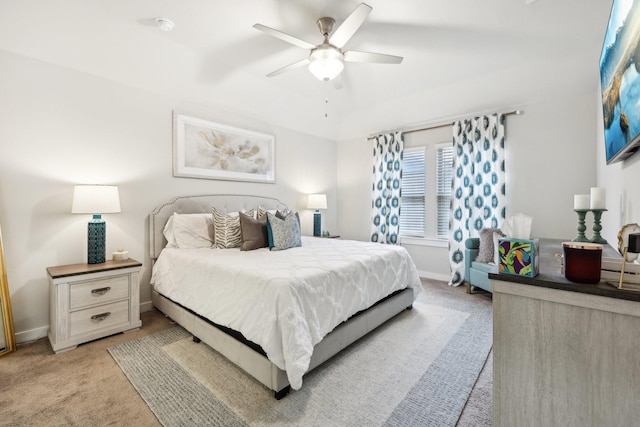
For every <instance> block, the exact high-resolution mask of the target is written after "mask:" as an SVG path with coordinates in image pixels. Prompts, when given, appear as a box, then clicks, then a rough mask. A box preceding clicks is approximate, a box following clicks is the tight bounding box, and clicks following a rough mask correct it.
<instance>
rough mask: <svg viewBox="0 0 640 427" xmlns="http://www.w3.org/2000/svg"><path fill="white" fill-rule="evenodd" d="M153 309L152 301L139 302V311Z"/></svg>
mask: <svg viewBox="0 0 640 427" xmlns="http://www.w3.org/2000/svg"><path fill="white" fill-rule="evenodd" d="M151 310H153V302H152V301H145V302H141V303H140V313H143V312H145V311H151Z"/></svg>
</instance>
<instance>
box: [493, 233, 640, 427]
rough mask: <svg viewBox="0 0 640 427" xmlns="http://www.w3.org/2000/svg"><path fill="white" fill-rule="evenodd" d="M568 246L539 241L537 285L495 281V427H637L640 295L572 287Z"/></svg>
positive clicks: (600, 286) (514, 279)
mask: <svg viewBox="0 0 640 427" xmlns="http://www.w3.org/2000/svg"><path fill="white" fill-rule="evenodd" d="M561 242H562V241H559V240H558V241H556V240H548V239H545V240H542V239H541V240H540V261H541V262H540V274H539V275H538V276H536V277H535V278H526V277H522V276H509V275H503V274H490V275H489V277H490V279H491V286H492V288H493V326H494V330H493V352H494V354H493V425H494V426H496V427H500V426H509V427H510V426H605V425H610V426H623V425H624V426H627V425H638V424H637V423H638V420H640V405H638V390H640V374H638V369H639V367H640V292H633V291H624V290H618V289H617V288H615V287H613V286H611V285H609V284H607V283H605V282H600V283H597V284H581V283H572V282H569V281H568V280H566V279H565V277H564V273H563V272H562V269H561V262H560V260H559V259H558V258H557V257H556V256H555V255H556V254H561V253H562V243H561ZM611 250H612V249H611V248H607V251H605V252H609V253H605V256H613V255H611V253H610V251H611ZM615 254H617V253H616V252H614V255H615ZM617 256H620V255H617Z"/></svg>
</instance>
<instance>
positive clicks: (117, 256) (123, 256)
mask: <svg viewBox="0 0 640 427" xmlns="http://www.w3.org/2000/svg"><path fill="white" fill-rule="evenodd" d="M111 257H112V258H111V259H113V260H114V261H125V260H127V259H129V251H125V250H123V249H118V251H117V252H112V253H111Z"/></svg>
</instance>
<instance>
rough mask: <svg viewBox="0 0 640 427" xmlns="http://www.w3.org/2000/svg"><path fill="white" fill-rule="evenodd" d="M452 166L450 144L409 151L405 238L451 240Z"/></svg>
mask: <svg viewBox="0 0 640 427" xmlns="http://www.w3.org/2000/svg"><path fill="white" fill-rule="evenodd" d="M452 165H453V145H452V144H451V143H450V142H438V143H436V142H434V143H430V144H429V143H427V144H426V145H422V146H419V147H415V146H414V147H408V148H405V150H404V155H403V165H402V205H401V209H400V235H401V236H402V237H407V238H411V237H416V238H424V239H427V240H436V239H437V240H442V239H445V240H446V239H448V237H449V210H450V209H451V207H450V206H451V178H452Z"/></svg>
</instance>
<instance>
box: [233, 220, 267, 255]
mask: <svg viewBox="0 0 640 427" xmlns="http://www.w3.org/2000/svg"><path fill="white" fill-rule="evenodd" d="M239 219H240V237H241V240H242V243H241V244H240V250H241V251H252V250H254V249H260V248H267V247H269V237H268V234H267V216H266V214H265V215H263V216H262V218H260V217H258V219H253V218H252V217H250V216H248V215H246V214H244V213H240V214H239Z"/></svg>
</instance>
